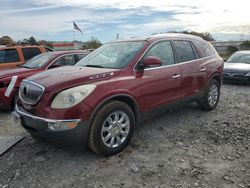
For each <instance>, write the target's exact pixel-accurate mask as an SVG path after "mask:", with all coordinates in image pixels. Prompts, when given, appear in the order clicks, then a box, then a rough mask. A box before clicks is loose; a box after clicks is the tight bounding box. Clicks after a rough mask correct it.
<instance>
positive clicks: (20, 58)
mask: <svg viewBox="0 0 250 188" xmlns="http://www.w3.org/2000/svg"><path fill="white" fill-rule="evenodd" d="M48 51H51V49H50V48H47V47H46V46H11V47H4V48H0V69H2V68H8V67H15V66H17V65H21V64H23V63H24V62H25V61H28V60H29V59H31V58H32V57H34V56H36V55H39V54H41V53H45V52H48Z"/></svg>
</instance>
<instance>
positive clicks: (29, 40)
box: [21, 37, 37, 45]
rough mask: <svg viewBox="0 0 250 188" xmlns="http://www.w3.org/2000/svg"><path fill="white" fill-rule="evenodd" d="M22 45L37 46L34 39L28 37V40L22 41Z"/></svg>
mask: <svg viewBox="0 0 250 188" xmlns="http://www.w3.org/2000/svg"><path fill="white" fill-rule="evenodd" d="M21 43H22V44H30V45H37V41H36V39H35V37H30V38H28V39H23V40H22V42H21Z"/></svg>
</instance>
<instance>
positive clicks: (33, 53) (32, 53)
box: [22, 48, 41, 61]
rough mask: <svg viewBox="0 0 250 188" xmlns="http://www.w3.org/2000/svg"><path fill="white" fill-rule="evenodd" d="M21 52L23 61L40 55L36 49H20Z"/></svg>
mask: <svg viewBox="0 0 250 188" xmlns="http://www.w3.org/2000/svg"><path fill="white" fill-rule="evenodd" d="M22 52H23V56H24V60H25V61H27V60H29V59H31V58H32V57H34V56H36V55H38V54H40V53H41V52H40V50H39V49H38V48H22Z"/></svg>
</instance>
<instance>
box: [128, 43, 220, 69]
mask: <svg viewBox="0 0 250 188" xmlns="http://www.w3.org/2000/svg"><path fill="white" fill-rule="evenodd" d="M172 40H173V39H161V40H157V41H155V42H153V43H152V44H150V45H149V47H148V48H147V49H146V50H145V51H144V53H143V54H142V55H141V57H140V59H139V60H138V61H137V62H136V64H135V65H134V67H133V71H134V72H136V71H137V70H136V69H135V67H136V65H137V64H138V63H139V62H140V61H141V59H142V57H143V56H144V55H145V54H146V53H147V52H148V51H149V49H150V48H151V47H152V46H153V45H154V44H156V43H158V42H164V41H166V42H168V41H169V42H171V41H172ZM187 41H189V42H192V41H191V40H187ZM215 55H217V54H216V52H215V53H214V54H213V55H210V56H207V57H202V58H199V59H195V60H191V61H185V62H181V63H174V64H171V65H164V66H160V67H153V68H147V69H145V70H144V71H148V70H155V69H161V68H165V67H170V66H174V65H181V64H186V63H192V62H194V61H201V60H204V59H208V58H210V57H213V56H215Z"/></svg>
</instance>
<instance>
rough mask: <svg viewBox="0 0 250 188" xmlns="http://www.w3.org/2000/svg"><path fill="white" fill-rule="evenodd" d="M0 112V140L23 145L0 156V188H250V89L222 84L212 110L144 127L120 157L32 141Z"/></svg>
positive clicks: (188, 110) (180, 113)
mask: <svg viewBox="0 0 250 188" xmlns="http://www.w3.org/2000/svg"><path fill="white" fill-rule="evenodd" d="M9 119H10V115H9V113H7V112H5V113H4V112H0V135H14V134H23V135H25V138H24V139H23V140H22V141H21V142H20V143H18V144H17V145H15V146H14V147H13V148H12V149H10V150H9V151H8V152H6V153H5V154H4V155H2V156H0V187H4V188H6V187H23V188H27V187H36V188H38V187H43V188H44V187H107V188H109V187H155V188H156V187H157V188H158V187H190V188H193V187H213V188H229V187H239V188H250V86H244V85H231V84H226V85H224V86H223V87H222V95H221V99H220V102H219V104H218V106H217V108H216V109H215V110H213V111H211V112H204V111H201V110H200V109H199V108H198V107H197V106H196V105H195V104H191V105H187V106H185V107H182V108H179V109H176V110H174V111H172V112H168V113H164V114H161V115H159V116H158V117H155V118H153V119H151V120H148V121H146V122H143V123H141V126H139V127H138V128H137V129H136V131H135V134H134V136H133V139H132V140H131V143H130V145H129V146H128V147H127V148H126V149H125V150H124V151H123V152H122V153H120V154H118V155H115V156H112V157H107V158H105V157H99V156H97V155H95V154H94V153H92V152H91V151H89V150H85V151H76V150H68V149H64V148H59V147H56V146H53V145H50V144H48V143H44V142H41V141H40V142H39V141H36V140H34V139H32V138H31V137H30V136H29V135H28V134H27V133H26V132H25V131H23V129H22V128H20V127H17V125H15V124H13V123H11V122H10V120H9Z"/></svg>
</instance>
